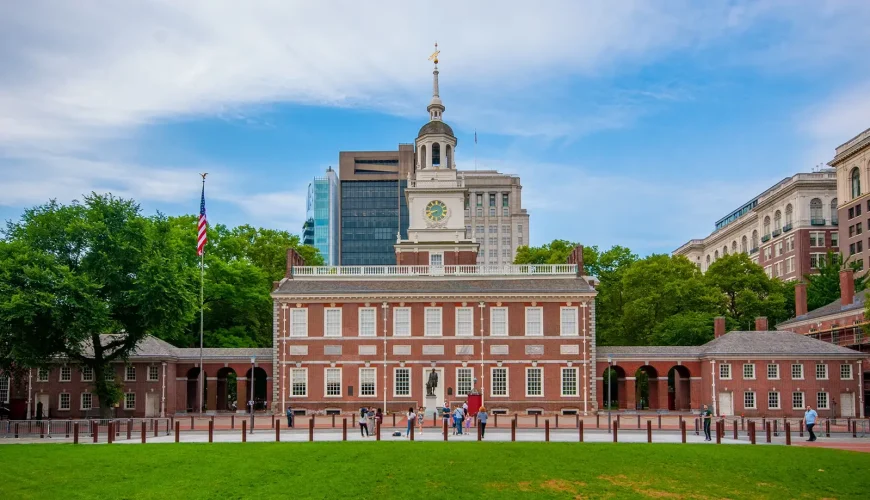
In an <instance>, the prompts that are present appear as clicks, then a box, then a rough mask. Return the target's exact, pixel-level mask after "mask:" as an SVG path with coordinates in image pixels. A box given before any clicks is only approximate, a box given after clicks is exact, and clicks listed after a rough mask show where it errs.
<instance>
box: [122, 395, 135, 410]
mask: <svg viewBox="0 0 870 500" xmlns="http://www.w3.org/2000/svg"><path fill="white" fill-rule="evenodd" d="M127 396H133V407H132V408H131V407H129V406H128V405H127V402H128V401H129V398H128V397H127ZM124 410H125V411H135V410H136V393H135V392H125V393H124Z"/></svg>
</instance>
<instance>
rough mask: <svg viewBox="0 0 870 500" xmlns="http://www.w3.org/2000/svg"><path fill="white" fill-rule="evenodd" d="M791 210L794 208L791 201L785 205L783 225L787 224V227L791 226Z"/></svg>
mask: <svg viewBox="0 0 870 500" xmlns="http://www.w3.org/2000/svg"><path fill="white" fill-rule="evenodd" d="M793 211H794V210H793V209H792V207H791V203H789V204H788V205H786V206H785V225H786V226H788V227H789V228H791V222H792V212H793Z"/></svg>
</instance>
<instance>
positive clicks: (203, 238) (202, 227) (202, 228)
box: [196, 182, 208, 256]
mask: <svg viewBox="0 0 870 500" xmlns="http://www.w3.org/2000/svg"><path fill="white" fill-rule="evenodd" d="M206 228H208V220H206V218H205V182H203V183H202V198H201V199H200V202H199V233H198V235H197V237H196V255H198V256H201V255H202V254H203V253H205V244H206V243H208V235H206Z"/></svg>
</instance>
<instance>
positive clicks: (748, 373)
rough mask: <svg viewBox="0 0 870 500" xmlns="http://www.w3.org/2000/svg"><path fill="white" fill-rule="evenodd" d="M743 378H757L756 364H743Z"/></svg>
mask: <svg viewBox="0 0 870 500" xmlns="http://www.w3.org/2000/svg"><path fill="white" fill-rule="evenodd" d="M743 379H744V380H755V365H753V364H745V365H743Z"/></svg>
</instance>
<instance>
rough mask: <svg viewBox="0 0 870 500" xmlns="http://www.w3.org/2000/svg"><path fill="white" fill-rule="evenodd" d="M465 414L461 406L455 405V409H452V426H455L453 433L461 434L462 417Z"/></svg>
mask: <svg viewBox="0 0 870 500" xmlns="http://www.w3.org/2000/svg"><path fill="white" fill-rule="evenodd" d="M464 416H465V412H463V411H462V407H461V406H457V407H456V410H454V411H453V426H454V427H455V428H456V432H455V434H458V435H460V436H461V435H462V419H463V417H464Z"/></svg>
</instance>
